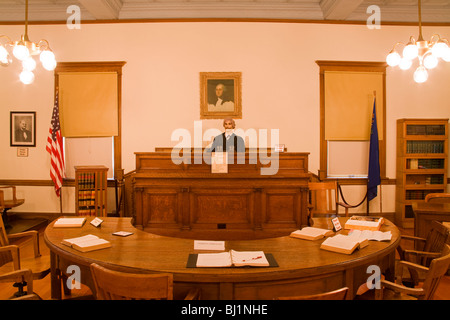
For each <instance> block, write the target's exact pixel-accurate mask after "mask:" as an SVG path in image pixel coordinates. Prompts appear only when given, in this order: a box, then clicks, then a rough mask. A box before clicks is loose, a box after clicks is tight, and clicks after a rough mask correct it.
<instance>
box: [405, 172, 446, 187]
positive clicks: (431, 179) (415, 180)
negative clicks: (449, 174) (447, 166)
mask: <svg viewBox="0 0 450 320" xmlns="http://www.w3.org/2000/svg"><path fill="white" fill-rule="evenodd" d="M443 183H444V175H443V174H433V175H428V176H424V175H407V176H406V184H415V185H418V184H425V185H429V184H443Z"/></svg>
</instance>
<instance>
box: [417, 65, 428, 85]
mask: <svg viewBox="0 0 450 320" xmlns="http://www.w3.org/2000/svg"><path fill="white" fill-rule="evenodd" d="M427 79H428V72H427V69H425V67H424V66H419V67H418V68H417V69H416V71H414V81H415V82H417V83H423V82H425V81H427Z"/></svg>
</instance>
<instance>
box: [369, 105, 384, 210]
mask: <svg viewBox="0 0 450 320" xmlns="http://www.w3.org/2000/svg"><path fill="white" fill-rule="evenodd" d="M379 157H380V152H379V148H378V128H377V113H376V99H375V98H374V100H373V112H372V127H371V129H370V150H369V176H368V181H367V199H368V200H369V201H370V200H372V199H373V198H375V197H376V196H377V194H378V185H380V184H381V177H380V158H379Z"/></svg>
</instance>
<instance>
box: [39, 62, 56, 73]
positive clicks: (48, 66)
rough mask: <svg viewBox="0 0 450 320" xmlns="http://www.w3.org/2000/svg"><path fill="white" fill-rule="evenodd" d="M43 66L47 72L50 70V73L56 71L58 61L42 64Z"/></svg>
mask: <svg viewBox="0 0 450 320" xmlns="http://www.w3.org/2000/svg"><path fill="white" fill-rule="evenodd" d="M42 66H43V67H44V69H45V70H48V71H52V70H55V68H56V60H50V61H45V62H42Z"/></svg>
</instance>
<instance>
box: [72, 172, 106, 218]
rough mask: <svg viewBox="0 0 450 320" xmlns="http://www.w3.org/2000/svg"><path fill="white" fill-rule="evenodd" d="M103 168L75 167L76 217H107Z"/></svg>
mask: <svg viewBox="0 0 450 320" xmlns="http://www.w3.org/2000/svg"><path fill="white" fill-rule="evenodd" d="M107 173H108V168H107V167H105V166H76V167H75V212H76V214H77V215H78V216H98V217H106V216H107V212H108V211H107V206H106V204H107Z"/></svg>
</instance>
